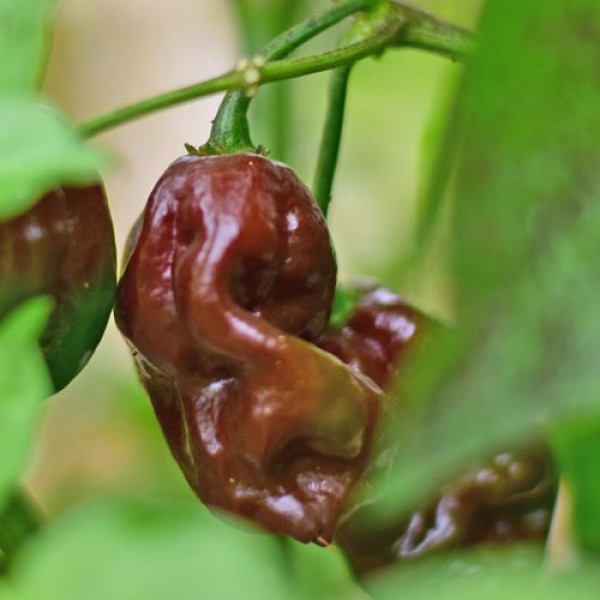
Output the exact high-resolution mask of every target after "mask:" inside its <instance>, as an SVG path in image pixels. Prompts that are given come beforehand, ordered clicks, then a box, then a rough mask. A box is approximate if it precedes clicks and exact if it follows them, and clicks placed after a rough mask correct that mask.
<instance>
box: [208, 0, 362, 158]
mask: <svg viewBox="0 0 600 600" xmlns="http://www.w3.org/2000/svg"><path fill="white" fill-rule="evenodd" d="M371 4H373V0H367V1H365V0H352V1H351V2H347V3H345V4H342V5H339V6H336V7H335V8H334V9H332V10H329V11H325V12H324V13H321V14H320V15H318V16H317V17H313V18H312V19H308V20H307V21H304V22H303V23H300V24H299V25H297V26H295V27H292V28H291V29H290V30H288V31H286V32H285V33H283V34H281V35H279V36H277V37H276V38H275V39H274V40H272V41H271V42H269V43H268V44H267V45H266V46H265V47H264V48H263V49H262V51H261V52H260V56H261V58H262V59H263V60H264V61H274V60H277V59H281V58H284V57H286V56H287V55H288V54H290V53H291V52H293V51H294V50H296V48H298V47H299V46H301V45H302V44H303V43H304V42H306V41H308V40H309V39H311V38H312V37H314V36H316V35H318V34H319V33H321V32H322V31H324V30H325V29H327V28H328V27H331V26H332V25H335V24H336V23H338V22H339V21H341V20H342V19H344V18H346V17H348V16H350V15H352V14H353V13H355V12H357V11H359V10H362V9H364V8H366V7H368V6H369V5H371ZM263 74H264V71H263ZM261 81H264V77H261ZM252 97H253V94H249V93H247V90H244V91H240V90H234V91H230V92H228V93H227V94H226V96H225V98H224V99H223V102H222V103H221V105H220V107H219V111H218V113H217V116H216V118H215V120H214V122H213V126H212V129H211V133H210V138H209V140H208V143H207V144H205V145H204V146H203V147H202V148H201V150H200V152H201V153H202V154H230V153H232V152H242V151H255V150H257V149H256V148H255V146H254V144H253V143H252V140H251V139H250V130H249V127H248V120H247V117H246V115H247V112H248V107H249V105H250V101H251V100H252Z"/></svg>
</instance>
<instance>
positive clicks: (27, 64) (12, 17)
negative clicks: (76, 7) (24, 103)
mask: <svg viewBox="0 0 600 600" xmlns="http://www.w3.org/2000/svg"><path fill="white" fill-rule="evenodd" d="M55 5H56V2H55V0H0V56H1V57H2V60H1V61H0V91H2V92H33V91H35V89H36V88H37V85H38V84H39V82H40V79H41V75H42V73H43V70H44V66H45V54H46V48H47V45H48V38H49V28H50V24H51V17H52V13H53V10H54V7H55Z"/></svg>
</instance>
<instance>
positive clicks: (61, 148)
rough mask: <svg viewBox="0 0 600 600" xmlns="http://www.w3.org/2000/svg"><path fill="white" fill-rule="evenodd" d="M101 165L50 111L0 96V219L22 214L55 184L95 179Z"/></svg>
mask: <svg viewBox="0 0 600 600" xmlns="http://www.w3.org/2000/svg"><path fill="white" fill-rule="evenodd" d="M101 164H102V161H101V160H100V157H99V156H98V154H97V153H95V152H93V151H92V150H89V149H87V148H86V147H85V146H84V144H83V141H82V140H81V139H80V138H79V136H78V134H77V133H76V131H75V130H74V129H73V128H72V126H71V125H69V124H68V123H67V122H66V121H65V120H64V119H63V118H62V117H61V116H60V115H59V114H58V113H57V112H56V111H55V110H54V109H51V108H49V107H47V106H42V105H40V104H38V103H36V102H34V101H33V99H29V98H19V97H12V96H10V97H0V219H7V218H9V217H12V216H14V215H16V214H18V213H20V212H23V211H24V210H26V209H27V208H28V207H29V206H31V205H32V204H33V203H34V202H35V201H36V200H38V198H39V197H40V196H41V195H43V194H44V193H45V192H47V191H49V190H50V189H52V188H54V187H57V186H58V185H69V184H72V185H77V184H85V183H90V182H91V181H94V180H96V179H97V178H98V169H99V167H100V166H101Z"/></svg>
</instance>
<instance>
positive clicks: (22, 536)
mask: <svg viewBox="0 0 600 600" xmlns="http://www.w3.org/2000/svg"><path fill="white" fill-rule="evenodd" d="M41 522H42V518H41V513H40V511H39V509H38V508H37V507H36V506H35V505H34V504H33V502H32V500H31V498H29V496H28V495H27V493H26V492H24V491H23V490H19V489H17V490H15V491H14V492H13V493H12V495H11V496H10V497H9V498H8V500H7V501H6V503H5V505H4V507H3V509H2V512H0V572H1V571H5V570H6V569H7V568H8V566H9V565H10V562H11V561H12V559H13V557H14V555H15V554H16V552H17V551H18V549H19V547H20V546H21V545H22V543H23V542H24V541H25V540H26V539H27V538H28V537H29V536H31V535H32V534H33V533H35V532H36V531H38V530H39V528H40V526H41Z"/></svg>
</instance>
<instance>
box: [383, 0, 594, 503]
mask: <svg viewBox="0 0 600 600" xmlns="http://www.w3.org/2000/svg"><path fill="white" fill-rule="evenodd" d="M599 23H600V5H598V3H597V2H596V1H595V0H549V1H548V2H544V3H540V2H535V1H533V0H529V1H527V2H521V3H519V4H518V5H515V4H514V3H506V2H501V1H499V0H491V1H490V2H488V3H487V5H486V8H485V10H484V13H483V19H482V25H481V48H480V52H479V53H478V54H477V55H476V57H475V58H474V60H473V62H472V64H471V65H470V68H469V70H468V72H467V75H466V79H465V83H464V87H463V88H462V90H461V93H460V97H459V101H458V108H457V118H458V122H457V123H456V127H457V130H458V131H459V133H460V135H459V136H458V138H457V139H459V140H460V143H458V142H457V144H456V147H455V148H454V151H456V152H458V161H457V164H458V167H457V173H456V182H457V183H456V190H455V196H456V197H455V201H454V203H455V209H454V230H453V239H452V257H453V267H454V276H455V285H456V309H457V315H458V318H457V327H456V331H455V332H452V333H440V334H439V335H437V336H434V338H433V339H432V340H431V343H430V346H429V348H428V354H427V356H428V360H427V361H423V360H421V362H420V364H415V365H414V368H413V369H411V370H408V371H407V372H406V373H405V375H404V377H403V379H402V381H401V383H400V388H399V390H398V403H399V404H400V405H402V406H401V408H400V409H399V410H398V416H399V422H398V423H395V424H394V425H393V427H390V430H389V439H390V440H391V442H389V443H391V444H395V445H396V446H397V449H398V459H397V461H396V463H395V465H394V467H393V469H392V472H391V474H390V475H389V477H387V478H386V479H385V481H384V483H383V484H382V486H381V487H380V488H379V489H380V490H381V493H382V498H381V501H380V503H379V504H378V505H376V506H379V509H380V510H383V509H385V512H387V513H388V514H389V513H392V512H394V511H397V510H401V509H406V508H407V507H408V506H409V505H410V504H412V503H414V502H416V501H417V500H418V497H419V496H420V495H422V494H423V493H424V491H426V490H427V489H428V488H431V487H433V486H437V485H439V483H440V481H441V480H442V479H443V478H444V477H446V476H447V475H448V474H449V473H450V472H451V471H452V470H455V469H456V468H458V467H460V466H461V465H463V464H465V463H466V462H467V461H468V460H469V459H470V457H472V456H474V455H475V454H482V453H486V452H490V451H492V450H495V449H497V448H498V447H502V446H506V445H508V444H515V443H518V442H519V440H520V439H522V438H524V437H527V436H530V435H535V433H536V431H537V429H538V426H539V424H540V423H543V422H544V421H547V420H548V419H553V418H557V417H562V416H564V415H567V414H568V415H570V416H573V415H574V414H577V413H578V412H579V411H581V410H585V409H586V408H587V407H590V406H594V405H595V404H596V403H597V400H598V392H597V387H598V386H597V355H598V348H599V347H600V310H599V308H598V302H599V298H600V261H598V258H597V248H598V239H599V238H600V202H599V200H600V153H599V152H598V150H597V145H598V139H600V102H598V98H600V79H599V78H598V72H599V71H598V69H599V68H600V53H599V51H598V48H599V47H600V27H599V26H598V24H599ZM410 399H412V400H410ZM411 402H412V404H411ZM392 436H393V437H392Z"/></svg>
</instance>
